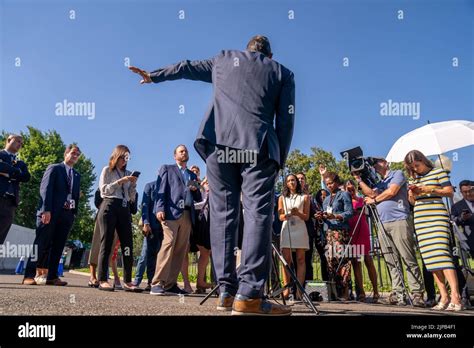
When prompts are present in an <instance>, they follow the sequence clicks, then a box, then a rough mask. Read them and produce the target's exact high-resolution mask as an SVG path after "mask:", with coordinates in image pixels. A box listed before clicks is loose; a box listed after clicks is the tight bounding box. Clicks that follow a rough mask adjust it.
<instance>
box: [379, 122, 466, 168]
mask: <svg viewBox="0 0 474 348" xmlns="http://www.w3.org/2000/svg"><path fill="white" fill-rule="evenodd" d="M469 145H474V122H471V121H463V120H459V121H445V122H437V123H430V124H427V125H426V126H423V127H420V128H417V129H415V130H412V131H411V132H409V133H407V134H405V135H404V136H402V137H401V138H399V139H398V140H397V141H396V142H395V144H394V145H393V146H392V148H391V149H390V151H389V153H388V155H387V157H386V160H387V162H402V161H403V160H404V159H405V156H406V154H407V153H408V152H410V151H411V150H419V151H421V152H422V153H423V154H424V155H425V156H432V155H440V154H442V153H445V152H448V151H451V150H455V149H459V148H461V147H465V146H469Z"/></svg>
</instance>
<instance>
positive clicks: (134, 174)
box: [131, 170, 141, 178]
mask: <svg viewBox="0 0 474 348" xmlns="http://www.w3.org/2000/svg"><path fill="white" fill-rule="evenodd" d="M140 174H141V173H140V172H137V171H136V170H134V171H133V172H132V174H131V176H134V177H136V178H138V177H139V176H140Z"/></svg>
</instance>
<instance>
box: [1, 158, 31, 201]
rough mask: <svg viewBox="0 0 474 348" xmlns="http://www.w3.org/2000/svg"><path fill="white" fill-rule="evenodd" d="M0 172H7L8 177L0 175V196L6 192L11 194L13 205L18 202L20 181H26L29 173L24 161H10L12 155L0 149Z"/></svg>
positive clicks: (29, 176) (28, 178)
mask: <svg viewBox="0 0 474 348" xmlns="http://www.w3.org/2000/svg"><path fill="white" fill-rule="evenodd" d="M0 173H3V174H8V175H9V177H8V178H7V177H5V176H3V175H0V197H3V196H4V195H5V194H7V192H9V193H10V194H13V196H14V198H15V205H18V204H19V203H20V182H27V181H29V180H30V178H31V175H30V173H29V172H28V167H27V165H26V164H25V162H23V161H20V160H17V161H15V162H13V161H12V157H11V156H10V155H9V154H8V152H6V151H5V150H2V151H0Z"/></svg>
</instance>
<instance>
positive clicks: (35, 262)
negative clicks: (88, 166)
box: [23, 144, 81, 286]
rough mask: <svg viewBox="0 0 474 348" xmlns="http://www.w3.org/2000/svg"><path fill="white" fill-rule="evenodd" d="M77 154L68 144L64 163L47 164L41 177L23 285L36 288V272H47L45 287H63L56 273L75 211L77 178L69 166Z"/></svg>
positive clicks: (78, 152)
mask: <svg viewBox="0 0 474 348" xmlns="http://www.w3.org/2000/svg"><path fill="white" fill-rule="evenodd" d="M80 155H81V150H80V149H79V147H77V145H74V144H72V145H68V146H67V147H66V151H65V152H64V162H61V163H56V164H51V165H49V166H48V168H47V169H46V172H45V173H44V175H43V179H42V180H41V186H40V203H39V209H38V212H37V228H36V238H35V241H34V248H35V250H36V255H31V256H30V258H29V259H28V263H27V266H26V270H25V278H24V279H23V284H25V285H36V281H35V275H36V274H37V269H39V270H44V269H47V270H48V275H47V278H46V285H58V286H64V285H67V282H65V281H62V280H60V279H59V277H58V273H57V272H58V266H59V261H60V258H61V256H62V253H63V249H64V245H65V244H66V240H67V236H68V235H69V232H70V231H71V228H72V224H73V222H74V218H75V215H76V214H77V209H78V206H77V204H78V202H79V196H80V180H81V176H80V174H79V173H78V172H77V171H76V170H74V169H73V166H74V165H75V164H76V163H77V161H78V159H79V156H80ZM33 256H36V259H35V258H34V257H33ZM38 275H39V276H40V275H43V276H44V274H38Z"/></svg>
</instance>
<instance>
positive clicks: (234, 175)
mask: <svg viewBox="0 0 474 348" xmlns="http://www.w3.org/2000/svg"><path fill="white" fill-rule="evenodd" d="M222 151H224V153H225V148H224V147H222V146H216V147H215V149H214V151H213V153H212V154H211V155H209V157H208V158H207V160H206V165H207V174H208V180H209V187H211V190H212V191H211V193H210V195H209V206H210V208H211V213H210V220H211V221H210V222H211V226H210V229H211V249H212V260H213V262H214V268H215V272H216V277H217V281H218V283H219V285H220V291H221V293H222V292H228V293H230V294H231V295H235V294H236V293H238V294H241V295H244V296H248V297H250V298H259V297H262V296H263V290H264V284H265V281H266V280H267V278H268V276H269V274H270V267H271V250H272V246H271V238H272V221H273V207H274V185H275V179H276V177H277V174H278V163H277V162H275V161H274V160H272V159H270V158H268V155H266V154H265V153H261V154H259V155H258V156H257V158H256V161H255V162H256V163H255V162H253V163H252V162H248V163H233V162H232V161H225V160H224V161H223V160H222V156H221V155H222V153H223V152H222ZM229 151H239V150H235V149H229ZM241 195H242V204H243V221H244V224H243V225H244V227H243V239H242V253H241V264H240V266H239V274H238V275H237V271H236V260H235V259H236V258H235V252H236V249H237V243H238V230H239V217H240V199H241Z"/></svg>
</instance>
